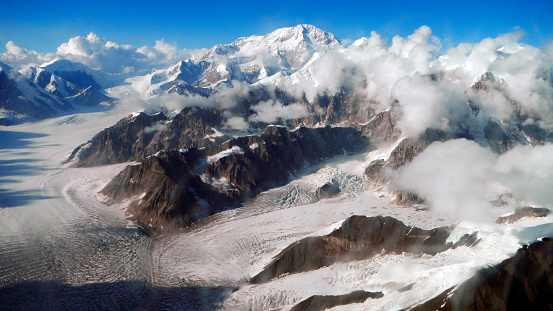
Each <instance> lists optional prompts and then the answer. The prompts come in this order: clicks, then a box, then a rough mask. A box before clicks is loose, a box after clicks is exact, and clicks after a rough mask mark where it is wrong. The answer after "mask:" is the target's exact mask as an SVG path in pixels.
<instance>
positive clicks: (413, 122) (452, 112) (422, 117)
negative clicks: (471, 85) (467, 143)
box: [392, 73, 470, 137]
mask: <svg viewBox="0 0 553 311" xmlns="http://www.w3.org/2000/svg"><path fill="white" fill-rule="evenodd" d="M392 93H393V96H394V97H395V98H397V99H398V100H399V103H400V104H401V106H402V111H403V116H402V118H401V120H400V122H399V126H400V127H401V129H402V131H403V134H404V135H406V136H410V137H417V136H418V135H420V134H421V133H423V132H424V131H425V130H426V129H427V128H433V129H439V130H443V131H448V130H450V129H452V128H451V127H452V126H455V124H457V123H458V120H462V119H463V118H465V117H466V116H467V115H468V114H469V112H470V111H469V107H468V105H467V104H466V102H465V101H464V99H463V97H462V95H461V94H458V93H456V92H455V91H453V90H450V89H448V88H445V87H443V86H442V85H441V84H438V83H433V82H432V81H431V80H430V79H429V78H427V77H424V76H422V75H420V74H418V73H417V74H415V75H414V76H413V77H404V78H401V79H400V80H399V81H398V82H397V83H396V84H395V85H394V88H393V90H392Z"/></svg>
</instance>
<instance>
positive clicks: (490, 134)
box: [484, 119, 520, 154]
mask: <svg viewBox="0 0 553 311" xmlns="http://www.w3.org/2000/svg"><path fill="white" fill-rule="evenodd" d="M484 135H485V137H486V141H487V142H488V145H489V146H490V148H491V149H492V151H493V152H495V153H500V154H501V153H505V152H507V151H509V150H511V149H513V147H515V146H517V145H520V142H519V141H518V139H517V138H516V137H515V136H514V135H513V133H510V132H509V131H508V130H507V129H506V128H505V127H503V126H501V125H499V124H498V123H497V122H496V121H494V120H492V119H490V120H489V121H488V123H487V124H486V127H484Z"/></svg>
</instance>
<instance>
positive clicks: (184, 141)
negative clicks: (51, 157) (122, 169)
mask: <svg viewBox="0 0 553 311" xmlns="http://www.w3.org/2000/svg"><path fill="white" fill-rule="evenodd" d="M221 120H222V117H221V116H220V115H219V113H218V112H216V111H215V110H213V109H202V108H185V109H183V110H182V111H181V112H180V113H179V114H177V115H176V116H175V117H173V118H172V119H171V120H169V119H168V118H167V117H166V116H165V115H164V114H162V113H158V114H155V115H147V114H145V113H143V112H141V113H140V114H139V115H138V116H129V117H126V118H124V119H123V120H121V121H119V122H117V124H115V125H114V126H112V127H109V128H106V129H105V130H103V131H102V132H100V133H98V134H96V135H95V136H94V137H93V138H92V139H91V140H90V141H88V143H86V144H83V145H81V146H79V147H77V148H76V149H75V150H74V151H73V153H72V154H71V156H70V157H69V158H68V159H67V162H69V161H72V160H74V159H76V160H77V162H76V166H79V167H90V166H96V165H105V164H113V163H121V162H127V161H136V160H140V159H142V158H144V157H147V156H149V155H151V154H154V153H156V152H158V151H160V150H169V149H188V148H201V147H206V146H212V145H215V144H217V143H220V142H221V141H225V140H227V139H228V137H226V136H216V137H211V136H209V135H213V134H215V131H213V129H212V127H214V126H215V125H218V124H219V123H220V122H221Z"/></svg>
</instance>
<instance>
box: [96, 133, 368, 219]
mask: <svg viewBox="0 0 553 311" xmlns="http://www.w3.org/2000/svg"><path fill="white" fill-rule="evenodd" d="M367 148H370V144H369V142H368V141H367V139H366V138H364V137H362V136H361V134H360V133H359V132H358V131H356V130H354V129H350V128H332V127H324V128H316V129H310V128H299V129H297V130H295V131H288V130H286V129H285V128H283V127H277V126H269V127H267V129H265V131H264V132H263V133H262V134H261V135H260V136H246V137H239V138H235V139H232V140H229V141H227V142H225V143H223V144H220V145H217V146H213V147H210V148H206V149H201V150H197V149H188V150H182V151H180V152H177V151H167V152H165V151H162V152H159V153H157V154H155V155H153V156H150V157H148V158H146V159H145V160H144V161H143V162H142V163H141V164H138V165H131V166H128V167H127V168H126V169H125V170H123V171H122V172H121V173H120V174H119V175H117V176H116V177H115V178H114V179H113V180H112V181H111V182H110V183H108V184H107V185H106V186H105V187H104V189H103V190H102V191H101V194H102V195H104V196H105V197H106V199H107V200H108V201H111V202H120V201H122V200H125V199H131V200H132V203H131V204H130V206H129V209H128V210H129V212H130V213H131V214H132V215H133V218H134V219H136V220H138V221H141V222H143V223H147V224H149V225H151V226H154V227H156V228H174V227H180V226H183V225H189V224H191V223H192V222H194V221H196V220H198V219H199V218H201V217H205V216H207V215H211V214H213V213H215V212H217V211H219V210H221V209H222V208H223V207H235V206H237V205H238V204H240V203H242V202H244V201H247V200H249V199H251V198H252V197H254V196H255V195H257V194H258V193H259V192H261V191H263V190H266V189H270V188H273V187H275V186H278V185H282V184H283V183H285V182H286V181H288V179H289V178H290V175H292V174H295V173H298V172H299V171H300V170H301V169H303V168H305V167H306V166H308V165H309V164H313V163H317V162H320V161H321V160H322V159H327V158H330V157H333V156H337V155H342V154H344V153H357V152H361V151H363V150H366V149H367Z"/></svg>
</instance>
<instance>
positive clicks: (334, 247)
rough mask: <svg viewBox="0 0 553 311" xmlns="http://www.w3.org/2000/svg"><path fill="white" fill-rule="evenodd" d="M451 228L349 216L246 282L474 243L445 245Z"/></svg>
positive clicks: (285, 252)
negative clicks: (431, 227)
mask: <svg viewBox="0 0 553 311" xmlns="http://www.w3.org/2000/svg"><path fill="white" fill-rule="evenodd" d="M452 229H453V228H452V227H439V228H435V229H431V230H425V229H420V228H416V227H411V226H407V225H405V224H404V223H403V222H401V221H399V220H397V219H395V218H393V217H389V216H386V217H384V216H377V217H366V216H352V217H350V218H348V219H346V220H345V221H344V223H343V224H342V226H341V227H340V228H338V229H336V230H334V231H333V232H332V233H330V234H328V235H325V236H322V237H307V238H304V239H302V240H300V241H298V242H296V243H294V244H291V245H290V246H288V247H287V248H285V249H284V250H282V251H281V252H280V253H279V254H278V255H277V256H275V258H274V260H273V261H272V262H271V263H269V264H268V265H267V266H266V267H265V268H264V269H263V270H262V271H261V272H260V273H258V274H257V275H255V276H254V277H253V278H252V279H251V280H250V282H251V283H253V284H259V283H263V282H267V281H269V280H271V279H273V278H276V277H278V276H281V275H283V274H287V273H299V272H305V271H311V270H316V269H319V268H322V267H325V266H329V265H332V264H334V263H336V262H340V261H341V262H347V261H352V260H362V259H367V258H370V257H372V256H374V255H376V254H381V253H402V252H409V253H414V254H423V253H424V254H430V255H435V254H437V253H439V252H443V251H445V250H447V249H449V248H456V247H458V246H461V245H468V246H470V245H474V244H475V243H477V235H476V233H473V234H471V235H468V234H467V235H465V236H463V237H462V238H461V239H460V240H459V241H458V242H457V243H455V244H454V243H452V242H447V238H448V237H449V235H450V234H451V230H452Z"/></svg>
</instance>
